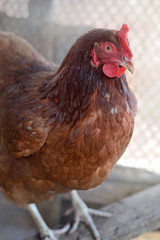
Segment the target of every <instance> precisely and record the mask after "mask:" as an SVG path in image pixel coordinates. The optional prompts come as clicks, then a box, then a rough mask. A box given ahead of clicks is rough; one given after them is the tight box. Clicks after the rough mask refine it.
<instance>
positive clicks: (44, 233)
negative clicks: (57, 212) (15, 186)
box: [26, 204, 70, 240]
mask: <svg viewBox="0 0 160 240" xmlns="http://www.w3.org/2000/svg"><path fill="white" fill-rule="evenodd" d="M26 208H27V210H28V211H29V213H30V214H31V216H32V217H33V219H34V221H35V223H36V225H37V227H38V229H39V231H40V236H41V238H42V240H57V237H58V236H60V235H62V234H65V233H66V232H67V231H68V230H69V227H70V225H69V224H67V225H65V226H64V227H63V228H62V229H58V230H54V231H53V230H51V229H50V228H49V227H48V226H47V224H46V223H45V221H44V219H43V218H42V216H41V214H40V213H39V210H38V208H37V206H36V205H35V204H29V205H28V206H27V207H26Z"/></svg>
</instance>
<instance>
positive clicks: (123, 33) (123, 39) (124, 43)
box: [117, 23, 133, 60]
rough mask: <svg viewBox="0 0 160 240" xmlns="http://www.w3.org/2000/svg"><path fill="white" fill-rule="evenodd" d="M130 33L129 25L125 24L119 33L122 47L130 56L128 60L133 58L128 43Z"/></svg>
mask: <svg viewBox="0 0 160 240" xmlns="http://www.w3.org/2000/svg"><path fill="white" fill-rule="evenodd" d="M128 32H129V27H128V25H127V24H125V23H124V24H123V25H122V27H121V29H120V30H119V31H118V32H117V37H118V38H119V39H120V40H121V43H122V46H123V48H124V49H125V51H126V53H127V54H128V60H129V59H131V58H132V57H133V54H132V52H131V49H130V47H129V45H128V42H127V33H128Z"/></svg>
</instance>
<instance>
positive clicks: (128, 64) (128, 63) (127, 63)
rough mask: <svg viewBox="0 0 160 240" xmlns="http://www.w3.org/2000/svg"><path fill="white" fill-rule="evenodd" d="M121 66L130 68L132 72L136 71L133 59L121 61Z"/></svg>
mask: <svg viewBox="0 0 160 240" xmlns="http://www.w3.org/2000/svg"><path fill="white" fill-rule="evenodd" d="M121 66H123V67H125V68H126V69H128V70H129V71H130V72H131V73H134V65H133V62H132V61H124V62H122V63H121Z"/></svg>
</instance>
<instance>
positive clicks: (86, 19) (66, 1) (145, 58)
mask: <svg viewBox="0 0 160 240" xmlns="http://www.w3.org/2000/svg"><path fill="white" fill-rule="evenodd" d="M123 23H127V24H128V25H129V28H130V32H129V36H128V38H129V42H130V45H131V49H132V51H133V54H134V64H135V73H134V74H133V75H131V74H130V73H127V75H128V81H129V84H130V86H132V88H133V90H134V92H135V94H136V97H137V99H138V114H137V117H136V127H135V131H134V135H133V138H132V140H131V143H130V145H129V147H128V148H127V150H126V152H125V154H124V155H123V156H122V158H121V159H120V160H119V164H120V165H123V166H128V167H134V168H143V169H147V170H149V171H152V172H155V173H158V174H159V173H160V144H159V142H160V109H159V106H160V82H159V81H160V67H159V66H160V1H159V0H154V1H153V0H145V1H144V0H142V1H139V0H121V1H119V0H100V1H99V0H92V1H88V0H79V1H78V0H45V1H44V0H0V30H4V31H9V32H14V33H16V34H18V35H20V36H22V37H24V38H25V39H27V40H28V41H29V42H30V43H31V44H32V45H33V46H34V47H35V48H36V49H37V50H38V51H39V52H40V53H42V54H43V55H44V56H45V57H46V58H47V59H49V60H50V61H54V62H55V63H57V64H60V63H61V61H62V60H63V58H64V56H65V55H66V53H67V51H68V50H69V48H70V47H71V45H72V44H73V43H74V41H75V40H76V39H77V38H78V37H79V36H80V35H82V34H83V33H85V32H86V31H88V30H89V29H92V28H110V29H120V27H121V26H122V24H123ZM146 239H147V238H146ZM156 239H160V237H159V238H156ZM156 239H155V238H154V240H156Z"/></svg>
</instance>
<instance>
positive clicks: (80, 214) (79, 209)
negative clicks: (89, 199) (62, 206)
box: [66, 190, 112, 240]
mask: <svg viewBox="0 0 160 240" xmlns="http://www.w3.org/2000/svg"><path fill="white" fill-rule="evenodd" d="M71 198H72V203H73V208H72V209H69V210H68V211H67V212H66V215H68V214H69V213H72V212H73V211H74V212H75V216H74V219H75V221H74V223H73V225H72V227H71V229H70V230H69V233H73V232H75V231H76V230H77V229H78V226H79V223H80V221H83V222H85V223H86V225H87V226H88V227H89V228H90V230H91V232H92V234H93V236H94V239H95V240H100V239H101V238H100V234H99V231H98V229H97V227H96V225H95V224H94V222H93V219H92V217H91V216H90V215H96V216H99V217H111V216H112V214H111V213H108V212H103V211H99V210H95V209H91V208H88V207H87V205H86V204H85V203H84V202H83V201H82V199H81V198H80V197H79V195H78V193H77V192H76V191H75V190H73V191H72V192H71Z"/></svg>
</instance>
